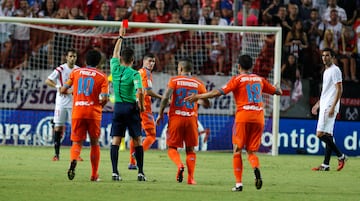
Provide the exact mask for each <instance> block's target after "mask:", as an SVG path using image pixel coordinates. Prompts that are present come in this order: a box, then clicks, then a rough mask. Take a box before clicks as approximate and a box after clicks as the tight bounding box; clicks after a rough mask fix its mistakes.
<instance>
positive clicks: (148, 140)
mask: <svg viewBox="0 0 360 201" xmlns="http://www.w3.org/2000/svg"><path fill="white" fill-rule="evenodd" d="M155 140H156V137H155V135H147V136H146V137H145V139H144V141H143V143H142V145H143V148H144V151H146V150H148V149H150V147H151V145H152V144H154V142H155Z"/></svg>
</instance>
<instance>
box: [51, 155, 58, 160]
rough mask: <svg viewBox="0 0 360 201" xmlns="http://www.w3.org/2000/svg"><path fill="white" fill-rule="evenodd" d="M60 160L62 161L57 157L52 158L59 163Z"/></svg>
mask: <svg viewBox="0 0 360 201" xmlns="http://www.w3.org/2000/svg"><path fill="white" fill-rule="evenodd" d="M59 160H60V158H59V156H56V155H55V156H54V157H53V158H52V161H59Z"/></svg>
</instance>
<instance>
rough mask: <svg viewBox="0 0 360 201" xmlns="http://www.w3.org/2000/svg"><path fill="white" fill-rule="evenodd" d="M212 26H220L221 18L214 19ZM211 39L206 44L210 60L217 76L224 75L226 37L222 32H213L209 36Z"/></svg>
mask: <svg viewBox="0 0 360 201" xmlns="http://www.w3.org/2000/svg"><path fill="white" fill-rule="evenodd" d="M211 24H212V25H217V24H219V17H213V18H212V21H211ZM208 38H209V39H210V40H209V42H208V43H207V44H206V45H207V48H208V50H209V59H210V62H211V66H212V69H213V73H215V75H224V65H225V64H224V63H225V52H226V43H225V35H224V33H221V32H213V33H210V35H209V36H208Z"/></svg>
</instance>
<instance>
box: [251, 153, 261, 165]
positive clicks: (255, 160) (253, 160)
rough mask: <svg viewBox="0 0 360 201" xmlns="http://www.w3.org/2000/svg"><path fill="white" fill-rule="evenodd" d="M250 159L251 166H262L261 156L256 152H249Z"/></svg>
mask: <svg viewBox="0 0 360 201" xmlns="http://www.w3.org/2000/svg"><path fill="white" fill-rule="evenodd" d="M248 160H249V163H250V165H251V167H252V168H253V169H254V168H259V167H260V164H259V158H258V157H257V156H256V154H254V153H253V154H249V155H248Z"/></svg>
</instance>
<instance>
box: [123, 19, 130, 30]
mask: <svg viewBox="0 0 360 201" xmlns="http://www.w3.org/2000/svg"><path fill="white" fill-rule="evenodd" d="M122 25H123V27H124V28H128V27H129V21H128V20H127V19H124V20H123V21H122Z"/></svg>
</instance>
